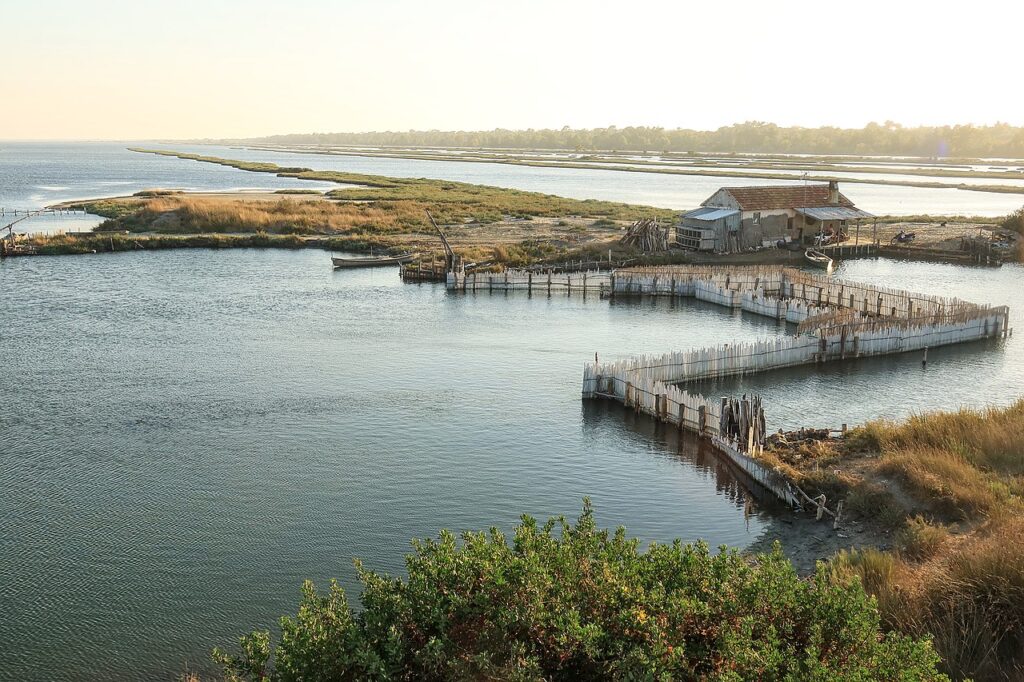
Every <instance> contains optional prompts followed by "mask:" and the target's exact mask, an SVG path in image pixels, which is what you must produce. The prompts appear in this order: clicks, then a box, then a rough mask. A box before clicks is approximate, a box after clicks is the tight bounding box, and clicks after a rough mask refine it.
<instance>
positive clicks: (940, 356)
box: [700, 258, 1024, 430]
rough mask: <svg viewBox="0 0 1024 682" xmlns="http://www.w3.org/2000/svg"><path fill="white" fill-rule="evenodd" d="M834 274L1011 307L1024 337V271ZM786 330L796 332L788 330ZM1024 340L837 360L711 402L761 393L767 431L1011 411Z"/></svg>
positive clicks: (1022, 387) (920, 268)
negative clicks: (993, 408) (969, 410)
mask: <svg viewBox="0 0 1024 682" xmlns="http://www.w3.org/2000/svg"><path fill="white" fill-rule="evenodd" d="M835 276H836V277H840V278H843V279H849V280H853V281H861V282H868V283H871V284H879V285H884V286H892V287H896V288H899V289H905V290H907V291H919V292H924V293H928V294H932V295H935V296H952V297H957V298H961V299H963V300H967V301H972V302H975V303H989V304H991V305H1007V306H1009V307H1010V327H1011V328H1013V327H1016V328H1017V331H1018V332H1021V331H1022V330H1024V307H1022V306H1021V305H1020V300H1019V291H1020V284H1019V283H1020V282H1021V281H1022V278H1024V266H1021V265H1017V264H1010V265H1004V266H1003V267H1001V268H978V267H964V266H955V265H947V264H942V263H923V262H915V261H897V260H890V259H884V258H877V259H865V260H852V261H847V262H845V263H841V264H840V265H839V266H838V267H837V269H836V272H835ZM788 329H790V330H792V327H788ZM1022 338H1024V337H1022V334H1020V333H1018V334H1017V335H1016V336H1013V337H1010V338H1007V339H1005V340H1004V339H1000V340H989V341H979V342H975V343H970V344H962V345H956V346H946V347H939V348H932V349H929V351H928V364H927V366H922V362H921V361H922V359H923V353H917V352H914V353H906V354H902V355H889V356H884V357H878V358H867V359H861V360H851V361H845V362H833V363H828V364H826V365H823V366H821V367H818V368H813V367H800V368H794V369H787V370H779V371H775V372H769V373H765V374H755V375H751V376H747V377H738V378H731V379H727V380H722V381H718V382H709V383H708V384H705V385H702V386H700V389H701V390H703V391H705V392H707V393H712V394H714V395H733V394H742V393H758V394H760V395H761V396H763V397H764V400H765V405H766V406H770V407H767V408H766V413H767V414H766V419H767V421H768V426H769V428H770V429H777V428H785V429H787V430H788V429H796V428H800V427H801V426H815V427H820V426H827V427H830V428H839V427H840V425H841V424H844V423H845V424H849V425H851V426H852V425H854V424H860V423H863V422H865V421H868V420H870V419H878V418H887V419H900V418H903V417H906V416H908V415H910V414H913V413H920V412H925V411H930V410H949V409H957V408H960V407H980V406H985V405H1007V404H1009V403H1011V402H1013V401H1015V400H1017V399H1019V398H1021V397H1024V340H1022Z"/></svg>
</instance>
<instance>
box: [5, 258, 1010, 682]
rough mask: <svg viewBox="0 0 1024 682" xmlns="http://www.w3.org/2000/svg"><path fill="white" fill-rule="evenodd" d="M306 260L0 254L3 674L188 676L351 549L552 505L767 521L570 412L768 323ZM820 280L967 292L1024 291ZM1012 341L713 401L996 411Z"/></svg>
mask: <svg viewBox="0 0 1024 682" xmlns="http://www.w3.org/2000/svg"><path fill="white" fill-rule="evenodd" d="M326 258H327V255H326V254H324V253H322V252H319V251H302V252H297V253H295V252H285V251H255V250H236V251H203V250H195V251H178V252H159V253H156V252H134V253H124V254H116V255H110V254H99V255H94V256H80V257H61V258H42V257H41V258H34V259H28V258H24V259H11V260H7V261H4V262H2V263H0V284H2V286H3V289H4V291H5V292H9V293H8V296H6V297H4V298H3V299H0V319H2V320H3V321H4V324H3V328H2V331H0V356H2V357H4V358H5V361H6V362H5V366H4V372H3V374H2V375H0V389H2V395H3V396H4V403H5V405H6V409H5V410H4V411H3V412H2V413H0V434H2V435H0V452H2V455H0V489H2V490H3V491H4V496H3V499H2V501H0V520H2V528H0V530H2V533H0V602H2V603H3V604H4V605H5V608H4V610H3V612H2V613H0V638H2V639H3V641H4V642H5V647H4V648H3V649H0V678H3V679H12V680H13V679H18V680H44V679H46V680H59V679H106V678H118V679H151V678H153V677H167V676H168V674H169V673H173V672H176V671H179V670H181V669H183V668H184V666H185V665H186V663H188V664H190V665H191V666H192V667H193V668H198V669H200V670H202V669H203V668H204V666H208V656H207V652H208V650H209V648H210V647H212V646H214V645H216V644H230V643H231V642H232V641H234V636H235V635H236V634H238V633H240V632H242V631H245V630H246V629H248V628H253V627H266V626H268V625H271V624H272V623H273V622H274V619H275V618H276V617H277V616H278V615H280V614H282V613H287V612H290V611H291V610H292V609H293V608H294V605H295V603H296V599H297V590H298V586H299V585H300V583H301V581H302V580H303V579H305V578H312V579H315V580H317V581H319V582H324V581H325V580H327V579H328V578H329V577H332V576H334V577H339V578H340V579H341V581H342V584H343V585H344V586H345V587H346V588H348V589H349V590H350V592H351V593H352V594H353V595H354V594H356V593H357V588H356V586H355V584H354V582H353V570H352V568H351V566H350V560H351V559H352V558H353V557H361V558H363V559H364V560H365V561H366V563H367V565H368V566H370V567H372V568H375V569H378V570H383V571H391V572H400V571H401V570H402V564H401V557H402V555H403V553H404V552H405V551H406V550H407V549H408V541H409V539H410V538H412V537H422V536H429V535H433V534H434V533H435V532H436V531H437V530H438V529H439V528H442V527H450V528H454V529H466V528H481V527H486V526H489V525H491V524H497V525H499V526H500V527H502V528H506V529H507V528H510V527H511V526H512V525H513V523H514V522H515V520H516V518H517V516H518V515H519V514H520V513H523V512H529V513H531V514H534V515H537V516H540V517H547V516H548V515H551V514H559V513H562V514H566V515H572V514H574V513H576V512H577V511H578V508H579V505H580V499H581V498H582V497H583V496H584V495H590V496H591V497H592V498H593V500H594V503H595V505H596V507H597V510H598V516H599V520H600V522H602V523H604V524H608V525H617V524H625V525H626V526H627V527H628V528H629V530H630V531H631V532H632V533H635V534H637V535H638V536H640V537H642V538H644V539H645V540H669V539H672V538H675V537H680V538H683V539H684V540H694V539H697V538H706V539H707V540H709V541H710V542H711V543H712V544H719V543H726V544H731V545H737V546H744V545H747V544H749V543H750V542H752V541H753V540H755V539H756V538H757V537H758V536H759V534H760V533H761V532H762V531H763V530H764V528H765V525H766V523H767V518H768V517H767V516H766V515H770V514H771V505H766V506H764V507H763V508H762V507H759V508H758V510H757V511H755V513H754V515H753V516H752V517H751V518H749V519H746V518H744V513H743V508H744V504H745V501H746V499H747V493H746V492H745V490H744V489H743V488H742V486H739V485H737V484H736V482H735V481H734V480H733V479H732V478H731V476H730V475H729V474H728V472H727V471H725V470H724V467H723V466H722V464H721V463H720V462H719V461H718V460H717V459H716V458H715V457H714V456H710V455H708V454H707V453H701V452H698V451H697V449H696V447H695V446H694V444H693V442H692V440H691V439H686V440H684V442H683V443H680V442H679V441H678V440H676V439H675V438H674V437H673V434H672V433H671V430H669V429H666V428H664V427H658V426H655V425H654V424H652V423H651V422H650V421H649V420H645V419H643V418H637V417H635V416H632V415H630V414H629V413H627V412H625V411H624V410H622V409H621V408H619V407H616V406H612V405H606V404H601V403H597V404H584V403H581V401H580V397H579V393H580V377H581V366H582V363H583V362H584V361H586V360H587V359H588V358H591V357H593V353H594V352H595V351H596V352H599V353H600V356H601V357H602V358H604V359H613V358H617V357H624V356H627V355H631V354H634V353H640V352H660V351H664V350H667V349H674V348H687V347H691V346H699V345H706V344H710V343H716V342H720V341H722V340H745V339H751V338H756V337H761V336H766V335H772V334H776V333H781V332H784V331H787V330H789V331H791V330H792V328H791V327H789V328H787V327H784V326H783V327H779V325H777V323H775V322H774V321H772V320H768V319H767V318H760V317H756V316H751V315H748V314H741V313H730V312H727V311H724V310H723V309H721V308H719V307H717V306H710V305H707V304H700V303H697V302H681V303H677V304H671V303H670V302H668V301H665V300H646V301H639V302H637V301H632V302H622V301H619V302H613V303H609V302H607V301H600V300H598V299H597V298H596V297H594V296H590V297H587V298H586V299H583V298H582V297H580V296H572V297H566V296H558V295H556V296H553V297H550V298H549V297H547V296H546V295H543V296H532V297H530V296H528V295H526V294H518V293H512V294H501V295H493V296H492V295H489V294H477V295H462V294H449V293H447V292H445V291H444V289H443V288H442V287H440V286H436V285H420V286H414V285H403V284H401V283H400V282H399V280H398V277H397V274H396V272H395V271H394V270H393V269H384V270H364V271H339V272H333V271H331V269H330V267H329V266H328V264H327V262H326ZM844 269H845V271H844V274H845V275H846V276H849V277H851V278H853V279H864V280H867V281H875V282H879V281H881V282H888V283H892V284H901V285H905V286H908V287H911V288H917V289H919V290H929V291H933V292H934V293H951V292H954V291H956V292H960V293H962V291H961V289H964V290H966V291H968V292H970V293H972V294H975V296H974V298H975V299H976V300H980V301H990V302H993V303H1000V302H1003V301H1005V300H1010V299H1012V297H1013V295H1014V292H1015V290H1016V286H1017V285H1016V282H1019V281H1020V276H1021V274H1024V273H1022V272H1021V269H1020V268H1018V267H1015V266H1013V267H1004V268H1002V269H999V270H987V269H969V268H960V267H950V266H935V265H929V264H914V263H896V262H892V261H858V262H855V263H850V264H848V265H845V266H844ZM958 283H959V284H958ZM1013 320H1014V322H1015V323H1017V324H1019V322H1020V320H1021V317H1020V312H1019V311H1015V312H1014V318H1013ZM1019 338H1020V337H1019V336H1018V337H1017V338H1015V339H1010V340H1007V341H1006V342H996V343H995V344H990V345H991V346H992V347H985V348H983V347H981V346H971V347H964V348H958V349H947V350H943V351H933V353H932V354H930V356H929V365H928V368H927V370H924V371H922V370H921V369H920V363H919V361H918V358H916V357H911V356H906V357H904V356H899V357H896V358H890V359H885V360H880V361H869V362H867V363H860V364H855V363H847V364H844V365H841V366H836V368H832V367H830V368H829V369H827V370H826V371H825V372H823V373H816V372H811V371H807V372H802V373H801V372H792V373H785V372H782V373H776V374H771V375H762V376H761V377H754V378H751V379H748V380H744V382H745V383H741V382H737V383H736V384H735V385H732V386H730V385H729V384H728V383H723V384H721V385H718V386H713V387H711V388H710V391H711V392H713V393H715V394H718V393H720V392H721V391H723V390H729V389H743V390H748V389H749V388H750V387H753V386H756V387H757V389H758V390H761V391H762V392H763V393H765V395H766V396H767V397H768V405H769V418H770V420H771V421H772V426H776V425H779V424H789V423H792V424H793V425H800V424H797V423H796V421H795V420H793V419H790V417H789V416H785V415H787V414H789V413H790V411H792V413H793V414H797V413H799V414H801V415H803V418H802V419H801V420H799V421H802V422H806V423H808V425H828V426H838V423H840V422H843V421H845V422H848V423H854V422H856V421H858V420H859V419H861V418H867V417H873V416H877V415H891V416H899V415H901V414H905V413H906V412H908V411H911V410H916V409H920V408H922V407H950V406H956V405H960V404H971V405H977V404H982V403H990V402H993V403H1005V402H1007V401H1008V400H1009V399H1010V397H1011V395H1014V394H1015V393H1019V392H1020V385H1021V378H1022V377H1024V367H1022V365H1021V360H1020V358H1021V357H1022V354H1021V352H1020V351H1021V348H1020V347H1019V346H1020V341H1019ZM968 374H969V376H970V377H971V380H970V382H965V381H964V376H966V375H968ZM922 387H923V388H924V389H926V390H923V391H922V390H921V389H922Z"/></svg>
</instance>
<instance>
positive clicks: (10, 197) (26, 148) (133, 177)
mask: <svg viewBox="0 0 1024 682" xmlns="http://www.w3.org/2000/svg"><path fill="white" fill-rule="evenodd" d="M137 144H142V143H134V144H130V143H114V142H0V207H4V208H6V209H7V210H8V211H10V209H15V208H17V209H37V208H43V207H44V206H50V205H52V204H56V203H59V202H63V201H71V200H75V199H91V198H96V197H106V196H123V195H127V194H133V193H135V192H138V191H139V190H143V189H152V188H158V187H159V188H164V189H183V190H193V191H196V190H199V191H218V190H221V191H256V190H276V189H321V190H322V189H327V188H335V187H337V185H335V184H334V183H323V182H311V181H308V180H296V179H294V178H279V177H277V176H275V175H273V174H270V173H249V172H246V171H241V170H238V169H235V168H229V167H227V166H219V165H216V164H212V163H204V164H198V163H192V164H187V163H186V162H184V161H181V160H180V159H175V158H171V157H165V156H158V155H156V154H139V153H137V152H130V151H128V149H127V147H128V146H135V145H137ZM8 216H10V214H9V213H8ZM10 219H13V218H10ZM101 220H102V219H100V218H97V217H96V216H83V215H77V216H59V217H36V218H32V219H30V220H28V221H25V222H23V223H21V224H20V225H19V229H20V230H21V231H25V232H56V231H75V230H89V229H92V228H93V227H94V226H96V225H97V224H98V223H99V222H100V221H101ZM7 222H9V220H8V219H6V218H0V226H2V225H5V224H7Z"/></svg>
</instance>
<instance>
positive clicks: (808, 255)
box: [804, 249, 833, 272]
mask: <svg viewBox="0 0 1024 682" xmlns="http://www.w3.org/2000/svg"><path fill="white" fill-rule="evenodd" d="M804 258H805V259H807V262H808V263H810V264H811V265H813V266H815V267H819V268H824V269H825V270H828V271H829V272H831V271H832V265H833V263H832V259H831V258H829V257H828V256H826V255H825V254H823V253H822V252H821V251H815V250H814V249H807V250H806V251H804Z"/></svg>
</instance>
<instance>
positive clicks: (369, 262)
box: [331, 253, 414, 268]
mask: <svg viewBox="0 0 1024 682" xmlns="http://www.w3.org/2000/svg"><path fill="white" fill-rule="evenodd" d="M413 257H414V255H413V254H411V253H403V254H402V255H400V256H355V257H353V258H339V257H337V256H332V257H331V262H332V263H334V267H335V268H373V267H378V266H381V265H401V264H402V263H408V262H409V261H411V260H412V259H413Z"/></svg>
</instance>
